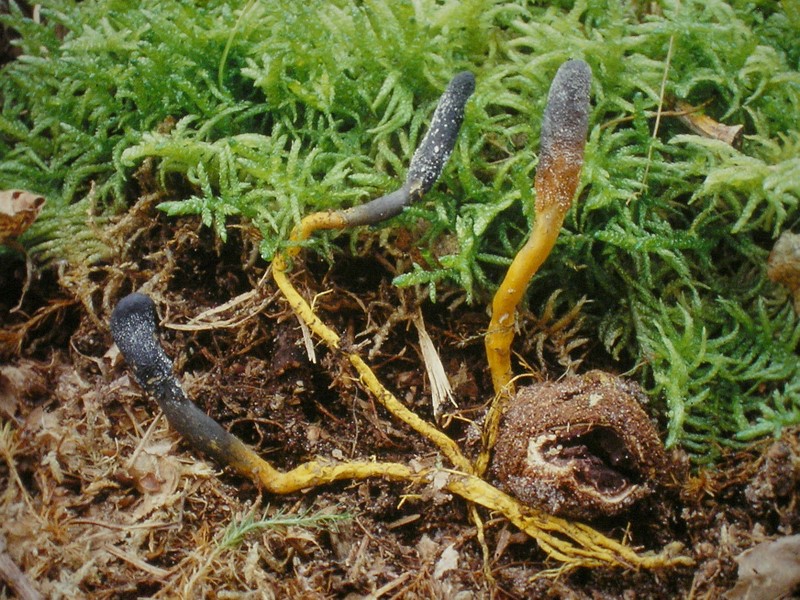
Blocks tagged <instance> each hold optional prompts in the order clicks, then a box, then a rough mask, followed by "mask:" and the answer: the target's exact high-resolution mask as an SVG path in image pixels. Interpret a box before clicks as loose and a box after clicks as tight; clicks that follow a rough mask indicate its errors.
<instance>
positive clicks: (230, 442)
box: [111, 63, 691, 577]
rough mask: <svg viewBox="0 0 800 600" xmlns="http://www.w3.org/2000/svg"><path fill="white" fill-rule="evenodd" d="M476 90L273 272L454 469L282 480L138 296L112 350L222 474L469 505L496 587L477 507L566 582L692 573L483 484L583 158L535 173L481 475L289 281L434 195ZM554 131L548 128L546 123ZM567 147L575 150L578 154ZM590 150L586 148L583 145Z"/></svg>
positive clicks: (121, 308)
mask: <svg viewBox="0 0 800 600" xmlns="http://www.w3.org/2000/svg"><path fill="white" fill-rule="evenodd" d="M567 64H573V66H572V67H570V69H574V63H567ZM584 66H585V65H584ZM586 68H587V69H588V67H586ZM562 69H563V67H562ZM570 69H568V70H570ZM579 70H580V66H579ZM559 73H561V70H560V71H559ZM557 79H558V76H557ZM587 85H588V84H587ZM473 87H474V79H473V78H472V76H471V74H469V73H463V74H460V75H458V76H456V78H454V80H453V82H451V84H450V86H449V87H448V92H446V93H445V95H444V96H443V99H442V101H440V104H439V106H438V107H437V109H436V113H435V114H434V118H433V120H432V124H431V130H430V132H429V134H428V136H426V138H425V139H424V140H423V142H422V144H421V145H420V149H419V150H418V151H417V153H415V155H414V159H412V164H411V168H410V169H409V176H408V178H407V180H406V182H405V183H404V185H403V186H402V187H401V188H400V189H399V190H397V191H395V192H392V193H391V194H388V195H387V196H383V197H381V198H379V199H377V200H376V201H373V202H370V203H367V204H366V205H363V207H354V208H353V209H347V210H343V211H326V212H320V213H315V214H312V215H309V216H307V217H305V218H304V219H302V221H301V223H300V224H299V225H298V227H297V228H296V229H295V231H294V232H293V233H292V235H291V237H290V245H289V248H288V249H287V250H286V251H285V252H284V253H278V254H277V255H276V256H275V258H274V260H273V263H272V275H273V278H274V280H275V283H276V285H277V286H278V288H279V289H280V290H281V292H282V293H283V295H284V296H285V298H286V299H287V301H288V303H289V305H290V306H291V308H292V310H293V311H294V312H295V314H297V316H298V317H299V318H300V319H301V320H302V321H303V322H304V323H305V324H306V325H307V326H308V328H309V329H310V330H311V331H312V332H313V333H314V334H315V335H316V336H318V337H319V338H320V339H321V340H322V342H323V343H324V344H325V345H326V346H327V347H328V348H329V349H330V350H331V351H332V352H334V353H343V354H344V355H345V356H346V357H347V359H348V360H349V362H350V364H351V365H352V366H353V368H354V369H355V370H356V371H357V373H358V374H359V378H360V382H361V384H362V385H363V386H364V387H365V388H366V389H367V390H369V392H370V393H371V394H372V395H373V396H374V397H375V399H376V400H377V401H378V402H379V403H380V404H381V405H382V406H383V407H385V409H386V410H387V411H388V412H389V413H390V414H391V415H392V416H393V417H395V418H396V419H398V420H400V421H402V422H403V423H405V424H406V425H408V426H409V427H410V428H411V429H413V430H414V431H416V432H417V433H419V434H420V435H421V436H422V437H424V438H425V439H426V440H428V441H430V442H431V443H432V444H433V445H434V446H435V447H436V448H437V449H438V450H439V451H440V452H441V454H442V455H443V456H444V457H445V458H446V459H447V460H448V461H449V462H450V464H451V465H452V469H445V470H442V469H430V468H429V469H422V470H419V471H417V470H415V469H413V468H412V467H411V466H409V465H404V464H401V463H393V462H373V461H363V460H362V461H358V460H356V461H345V462H339V461H332V460H325V459H317V460H313V461H310V462H306V463H304V464H301V465H299V466H297V467H295V468H294V469H292V470H289V471H286V472H282V471H279V470H277V469H275V468H274V467H273V466H272V465H271V464H270V463H269V462H268V461H266V460H264V459H263V458H261V457H260V456H259V455H258V454H257V453H256V452H255V451H254V450H253V449H252V448H250V447H249V446H247V445H246V444H245V443H244V442H242V441H241V440H239V439H238V438H237V437H235V436H234V435H232V434H231V433H230V432H228V431H226V430H225V429H223V428H222V427H221V426H220V425H219V423H217V422H216V421H214V420H213V419H212V418H211V417H209V416H208V415H207V414H205V413H204V412H203V411H201V410H200V409H199V408H198V407H197V406H196V405H195V404H194V403H193V402H192V401H191V400H189V398H188V397H187V396H186V394H185V392H184V390H183V388H182V387H181V385H180V383H179V381H178V380H177V378H176V377H175V376H174V374H173V372H172V369H173V365H172V361H171V360H170V359H169V358H168V357H167V355H166V354H165V353H164V351H163V348H162V347H161V345H160V343H159V342H158V339H157V335H156V326H157V315H156V310H155V305H154V304H153V301H152V300H151V299H150V298H148V297H147V296H144V295H143V294H137V293H134V294H130V295H129V296H127V297H125V298H124V299H122V300H121V301H120V303H119V304H118V305H117V307H116V308H115V309H114V312H113V313H112V317H111V331H112V334H113V336H114V339H115V341H116V343H117V345H118V346H119V348H120V351H121V352H122V354H123V356H125V359H126V361H127V362H128V363H129V364H130V365H131V367H132V368H133V373H134V377H135V379H136V380H137V382H139V384H140V385H141V386H142V388H144V389H145V390H146V391H147V392H148V393H149V394H150V395H152V396H153V397H155V399H156V400H157V401H158V403H159V405H160V406H161V409H162V410H163V411H164V414H165V415H166V417H167V419H168V420H169V423H170V426H171V427H173V428H175V429H176V430H177V431H178V432H179V433H180V434H181V435H182V436H183V437H184V438H186V439H187V441H189V442H190V443H191V444H192V446H193V447H195V448H197V449H199V450H201V451H203V452H205V453H206V454H208V455H209V456H211V457H213V458H214V459H215V460H217V462H219V463H220V464H224V465H228V466H230V467H232V468H234V469H235V470H236V471H238V472H239V473H241V474H243V475H245V476H248V477H251V478H252V479H253V480H254V481H256V482H257V483H258V484H259V485H261V486H262V487H263V488H264V489H265V490H267V491H268V492H271V493H274V494H288V493H292V492H297V491H299V490H304V489H308V488H313V487H316V486H319V485H324V484H330V483H333V482H336V481H342V480H360V479H366V478H372V477H381V478H386V479H390V480H395V481H402V482H405V483H407V484H409V485H413V486H425V485H433V486H435V487H437V489H442V490H445V491H447V492H450V493H452V494H455V495H457V496H459V497H461V498H463V499H464V500H466V501H467V502H469V503H471V508H470V514H472V515H474V522H475V524H476V527H477V528H478V539H479V543H480V544H481V547H482V549H483V550H484V557H485V564H484V566H485V570H486V571H487V577H491V572H490V568H489V560H488V558H489V556H488V554H489V553H488V546H487V545H486V543H485V538H484V536H483V526H482V521H481V519H480V516H479V515H477V512H476V509H475V508H474V506H475V505H479V506H482V507H484V508H486V509H488V510H489V511H492V512H495V513H499V514H501V515H503V516H504V517H505V518H506V519H508V520H509V521H511V522H512V523H514V525H516V526H517V527H518V528H519V529H520V530H521V531H524V532H525V533H526V534H527V535H529V536H530V537H531V538H533V539H535V540H536V541H537V543H538V544H539V546H540V547H541V548H542V550H543V551H544V552H545V553H546V554H547V555H548V557H550V558H552V559H554V560H557V561H559V562H560V563H561V564H562V565H563V566H562V567H561V571H563V570H568V569H572V568H575V567H581V566H583V567H598V566H622V567H627V568H665V567H670V566H674V565H687V564H691V559H689V558H687V557H681V556H673V555H672V554H671V553H670V552H668V551H663V552H661V553H659V554H647V555H640V554H638V553H637V552H635V551H634V550H633V549H632V548H630V547H629V546H627V545H625V544H624V543H620V542H618V541H615V540H613V539H611V538H608V537H606V536H604V535H603V534H601V533H600V532H598V531H595V530H594V529H592V528H591V527H588V526H586V525H582V524H579V523H573V522H570V521H566V520H564V519H561V518H558V517H554V516H552V515H549V514H547V513H545V512H544V511H542V510H540V509H537V508H533V507H530V506H526V505H524V504H522V503H521V502H520V501H519V500H517V499H515V498H513V497H512V496H509V495H508V494H505V493H504V492H502V491H501V490H499V489H497V488H496V487H494V486H493V485H491V484H490V483H488V482H487V481H485V480H484V479H482V477H481V475H482V474H483V471H484V470H485V468H486V464H487V463H488V456H489V452H490V451H491V448H492V446H493V443H494V436H496V426H497V423H498V422H499V418H500V416H501V414H502V407H503V400H504V399H505V398H507V397H508V395H509V394H510V393H511V385H510V383H511V368H510V356H509V352H510V351H509V348H510V344H511V341H512V340H513V320H514V312H515V310H516V306H517V304H518V302H519V300H520V298H521V296H522V294H523V292H524V288H525V286H526V284H527V281H528V279H530V277H531V276H532V275H533V273H535V272H536V270H537V269H538V267H539V265H540V264H541V263H542V262H543V261H544V259H545V258H546V256H547V254H548V253H549V252H550V250H551V249H552V247H553V244H554V243H555V239H556V236H557V235H558V230H559V228H560V226H561V222H562V220H563V217H564V214H565V213H566V211H567V209H568V208H569V201H571V199H572V195H573V194H574V192H575V185H577V174H578V172H579V170H580V162H579V161H578V162H577V165H578V166H577V170H576V169H575V165H576V161H575V160H574V156H566V155H565V154H564V152H561V151H560V150H559V151H553V152H551V151H547V149H546V148H545V149H543V152H542V157H541V158H540V166H539V170H538V171H537V184H536V185H537V213H538V215H537V220H536V225H535V227H534V232H533V235H532V237H531V239H530V240H529V241H528V243H527V244H526V245H525V247H524V248H523V250H522V251H521V252H520V254H519V255H518V256H517V258H516V259H515V260H514V262H513V264H512V267H511V269H509V274H508V275H507V276H506V279H505V281H504V282H503V285H502V286H501V289H500V291H499V292H498V298H496V299H495V302H494V306H493V308H494V316H493V319H492V326H490V332H489V335H487V342H486V346H487V353H488V354H489V364H490V368H491V369H492V378H493V382H494V385H495V389H496V391H497V399H498V400H497V401H496V402H495V404H494V406H492V407H491V410H490V411H489V415H488V418H487V421H488V424H487V428H486V429H485V432H487V433H488V436H487V435H485V439H484V447H483V449H482V451H481V455H480V458H479V461H478V463H477V465H476V466H473V465H472V463H471V462H470V460H469V459H467V457H466V456H465V455H464V454H463V453H462V451H461V449H460V448H459V446H458V444H456V442H455V441H454V440H453V439H452V438H450V437H449V436H448V435H446V434H445V433H443V432H442V431H440V430H439V429H437V428H436V427H435V426H434V425H433V424H431V423H428V422H427V421H425V420H424V419H422V418H420V417H419V416H418V415H417V414H416V413H414V412H413V411H411V410H409V409H408V408H407V407H406V406H404V405H403V404H402V403H401V402H400V401H399V400H398V399H397V398H396V397H395V396H394V395H393V394H392V393H391V392H390V391H388V390H387V389H386V388H385V387H384V386H383V385H382V384H381V382H380V381H379V380H378V378H377V377H376V376H375V374H374V373H373V371H372V369H371V368H370V367H369V365H368V364H367V363H366V362H365V361H364V360H363V359H362V358H361V357H360V356H359V355H358V354H357V353H356V352H353V351H350V350H349V349H345V348H343V347H342V343H341V338H340V337H339V336H338V335H337V334H336V332H334V331H333V330H332V329H331V328H330V327H328V326H327V325H325V323H323V322H322V320H321V319H320V318H319V317H318V316H317V315H316V314H315V313H314V310H313V309H312V308H311V306H310V305H309V304H308V302H307V301H306V300H305V299H304V298H303V297H302V296H301V295H300V293H299V292H298V291H297V289H296V288H295V287H294V285H293V284H292V282H291V280H290V278H289V277H288V275H287V268H288V263H289V259H290V258H293V257H296V256H297V255H298V253H299V251H300V248H301V244H302V242H303V241H305V240H306V239H308V237H309V236H311V235H312V234H313V233H314V232H316V231H319V230H323V229H343V228H345V227H350V226H353V225H355V224H365V223H373V222H377V221H379V220H382V219H383V218H386V216H387V215H391V214H397V211H398V210H401V209H402V206H404V205H405V204H404V203H406V202H408V201H410V200H414V199H416V198H418V197H419V196H420V195H421V194H422V193H424V192H425V191H426V190H427V189H429V188H430V186H431V185H432V184H433V182H434V181H435V180H436V178H437V177H438V175H439V173H440V172H441V168H442V166H443V164H444V162H445V161H446V160H447V156H449V152H450V151H451V150H452V147H453V144H454V141H455V136H456V134H457V132H458V126H460V122H461V121H460V119H461V117H462V116H463V105H464V103H465V102H466V98H467V97H468V96H469V94H471V93H472V89H473ZM555 87H556V86H555V83H554V88H555ZM567 87H569V86H567ZM562 91H563V90H562ZM587 93H588V92H587ZM552 96H553V92H552V91H551V97H552ZM548 106H550V102H549V103H548ZM548 110H549V109H548ZM551 116H552V115H551ZM456 117H457V118H456ZM545 121H546V123H545V125H547V122H548V121H547V119H545ZM544 129H545V130H544V131H543V144H544V140H546V139H556V138H552V137H550V138H548V137H547V136H546V135H545V132H546V131H547V127H545V128H544ZM573 134H574V131H573ZM567 137H569V136H567ZM573 137H574V136H573ZM584 138H585V132H584ZM558 139H561V138H558ZM564 148H567V149H569V148H573V149H574V147H573V146H569V145H567V146H564ZM580 148H581V149H582V146H580ZM562 159H563V160H562ZM565 199H568V201H567V200H565ZM501 292H502V293H501ZM561 571H559V572H561Z"/></svg>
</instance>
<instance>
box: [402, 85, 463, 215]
mask: <svg viewBox="0 0 800 600" xmlns="http://www.w3.org/2000/svg"><path fill="white" fill-rule="evenodd" d="M474 91H475V76H474V75H473V74H472V73H470V72H469V71H464V72H462V73H459V74H458V75H456V76H455V77H453V79H452V80H451V81H450V84H449V85H448V86H447V89H446V90H445V92H444V94H442V97H441V98H440V99H439V104H438V105H437V106H436V110H435V111H434V113H433V118H431V125H430V127H429V128H428V133H427V134H426V135H425V137H424V138H423V139H422V142H421V143H420V145H419V146H418V147H417V151H416V152H415V153H414V156H413V158H412V159H411V166H410V167H409V169H408V176H407V177H406V183H407V184H408V185H409V186H410V188H411V195H412V199H413V197H416V196H417V195H418V196H422V195H423V194H425V193H426V192H427V191H428V190H430V189H431V187H433V184H434V183H436V180H437V179H439V175H441V174H442V169H444V165H445V164H446V163H447V159H448V158H450V155H451V154H452V153H453V148H455V145H456V139H457V138H458V131H459V129H461V123H462V122H463V120H464V107H465V105H466V104H467V100H469V97H470V96H471V95H472V92H474Z"/></svg>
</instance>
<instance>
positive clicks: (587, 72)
mask: <svg viewBox="0 0 800 600" xmlns="http://www.w3.org/2000/svg"><path fill="white" fill-rule="evenodd" d="M591 82H592V69H591V67H589V65H588V64H586V63H585V62H584V61H582V60H568V61H567V62H565V63H564V64H562V65H561V66H560V67H559V69H558V72H556V75H555V77H554V78H553V83H552V84H551V85H550V93H549V94H548V96H547V107H546V108H545V111H544V118H543V120H542V133H541V153H540V155H541V156H543V157H546V156H551V155H552V154H553V153H559V152H576V151H578V150H579V151H580V156H581V157H582V156H583V146H584V145H585V144H586V134H587V132H588V129H589V88H590V86H591Z"/></svg>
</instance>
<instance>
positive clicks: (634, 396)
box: [491, 371, 667, 519]
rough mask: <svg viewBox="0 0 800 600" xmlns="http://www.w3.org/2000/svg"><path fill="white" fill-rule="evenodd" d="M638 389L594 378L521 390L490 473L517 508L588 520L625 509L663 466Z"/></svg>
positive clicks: (510, 409)
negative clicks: (521, 505)
mask: <svg viewBox="0 0 800 600" xmlns="http://www.w3.org/2000/svg"><path fill="white" fill-rule="evenodd" d="M643 399H644V394H643V393H642V392H641V390H640V388H639V386H638V385H637V384H636V383H634V382H631V381H627V380H624V379H621V378H619V377H617V376H615V375H611V374H608V373H605V372H602V371H590V372H588V373H586V374H583V375H580V376H576V377H568V378H566V379H564V380H561V381H557V382H544V383H539V384H536V385H532V386H527V387H523V388H521V389H520V390H519V391H518V392H517V395H516V396H515V397H514V399H513V400H512V401H511V403H510V405H509V407H508V409H507V410H506V412H505V414H504V415H503V419H502V422H501V432H502V433H501V435H500V436H499V437H498V440H497V444H496V445H495V448H494V452H495V454H494V460H493V462H492V466H491V471H492V473H493V474H495V475H496V476H497V478H498V479H499V480H500V481H501V486H500V487H501V488H504V489H506V491H508V492H509V493H511V494H513V495H514V496H516V497H517V498H519V499H520V500H522V501H523V502H525V503H527V504H531V505H534V506H541V507H542V508H544V509H545V510H546V511H548V512H550V513H552V514H557V515H561V516H568V517H573V518H581V519H588V518H594V517H597V516H600V515H602V516H611V515H615V514H618V513H620V512H621V511H623V510H625V509H626V508H629V507H630V506H631V505H632V504H633V503H634V502H635V501H637V500H640V499H641V498H643V497H644V496H645V495H647V494H648V493H649V492H651V491H652V490H653V488H654V486H656V485H657V484H658V482H659V481H660V480H662V479H663V477H664V474H665V467H666V464H667V459H666V456H665V453H664V450H663V448H662V446H661V441H660V440H659V438H658V436H657V435H656V432H655V429H654V428H653V425H652V424H651V423H650V420H649V419H648V417H647V415H646V414H645V412H644V411H643V410H642V408H641V406H640V402H641V401H642V400H643Z"/></svg>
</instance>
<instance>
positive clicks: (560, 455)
mask: <svg viewBox="0 0 800 600" xmlns="http://www.w3.org/2000/svg"><path fill="white" fill-rule="evenodd" d="M590 84H591V70H590V69H589V66H588V65H587V64H586V63H584V62H583V61H579V60H572V61H568V62H566V63H564V64H563V65H562V66H561V67H560V68H559V70H558V72H557V73H556V76H555V78H554V79H553V83H552V85H551V87H550V93H549V94H548V98H547V106H546V108H545V113H544V119H543V122H542V133H541V149H540V153H539V164H538V165H537V169H536V177H535V182H534V187H535V191H536V220H535V222H534V225H533V230H532V232H531V236H530V238H529V239H528V241H527V242H526V243H525V245H524V246H523V247H522V249H521V250H520V251H519V253H518V254H517V255H516V256H515V257H514V260H513V262H512V264H511V266H510V267H509V269H508V273H507V274H506V276H505V279H504V280H503V282H502V284H501V285H500V287H499V289H498V290H497V293H496V295H495V297H494V301H493V303H492V319H491V323H490V325H489V330H488V332H487V335H486V354H487V359H488V362H489V368H490V370H491V374H492V383H493V385H494V388H495V393H496V398H495V400H494V402H493V404H492V406H491V407H490V409H489V412H488V414H487V418H486V424H485V426H484V436H483V447H482V450H481V453H480V455H479V456H478V459H477V461H476V471H477V472H478V473H483V472H484V471H485V470H486V469H487V468H488V467H489V465H490V461H491V468H492V472H493V474H494V475H495V476H496V477H497V479H498V481H499V485H500V486H501V487H502V488H503V489H505V490H507V491H508V492H509V493H511V494H512V495H514V496H516V497H517V498H519V499H520V500H522V501H523V502H526V503H528V504H532V505H535V506H540V507H542V508H544V509H545V510H547V511H548V512H550V513H552V514H559V515H565V516H570V517H578V518H594V517H597V516H601V515H605V516H608V515H614V514H618V513H619V512H621V511H622V510H624V509H626V508H628V507H630V506H631V504H632V503H633V502H635V501H636V500H639V499H641V498H642V497H644V496H645V495H647V494H648V493H649V492H650V491H651V490H652V489H653V487H654V486H655V484H656V482H657V481H658V477H657V475H658V473H659V470H660V469H661V468H662V467H663V465H664V464H665V462H666V459H665V455H664V451H663V448H662V446H661V442H660V440H659V438H658V435H657V434H656V431H655V429H654V427H653V425H652V424H651V423H650V421H649V419H648V418H647V415H646V414H645V413H644V411H643V410H642V409H641V407H640V406H639V400H640V399H641V398H642V397H643V396H642V394H641V393H639V392H638V391H637V387H636V385H635V384H633V383H631V382H624V381H623V380H621V379H619V378H617V377H615V376H612V375H609V374H605V373H601V372H599V371H593V372H590V373H587V374H586V375H583V376H580V377H569V378H566V379H564V380H562V381H558V382H547V383H542V384H539V385H535V386H530V387H525V388H522V389H520V390H519V391H518V392H516V393H515V391H514V387H513V383H512V381H513V379H512V378H513V372H512V368H511V343H512V341H513V338H514V318H515V312H516V308H517V305H518V304H519V302H520V301H521V299H522V296H523V294H524V292H525V290H526V289H527V286H528V283H529V281H530V279H531V278H532V277H533V275H534V274H535V273H536V271H537V270H538V269H539V267H540V266H541V265H542V263H543V262H544V261H545V259H546V258H547V256H548V255H549V254H550V252H551V250H552V249H553V247H554V245H555V242H556V238H557V237H558V233H559V230H560V229H561V224H562V223H563V220H564V216H565V215H566V213H567V211H568V210H569V208H570V206H571V205H572V200H573V197H574V196H575V192H576V190H577V188H578V183H579V179H580V172H581V167H582V165H583V153H584V146H585V144H586V135H587V131H588V120H589V88H590ZM492 455H493V456H492Z"/></svg>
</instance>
